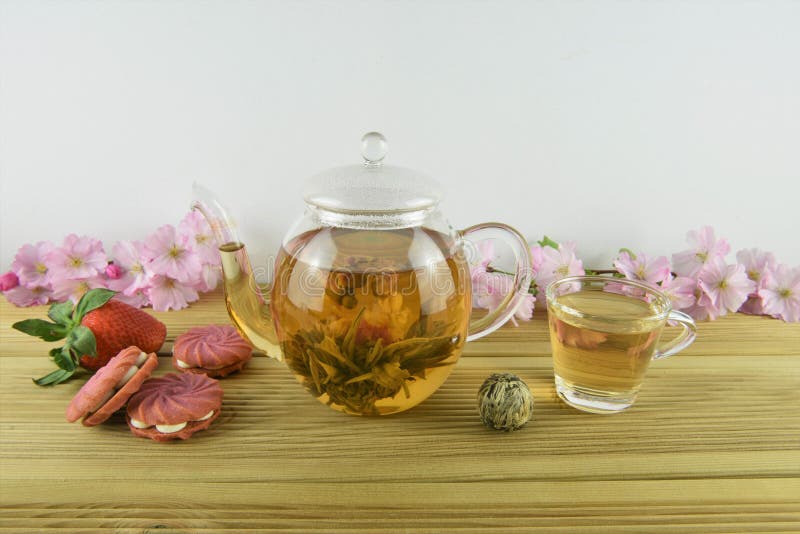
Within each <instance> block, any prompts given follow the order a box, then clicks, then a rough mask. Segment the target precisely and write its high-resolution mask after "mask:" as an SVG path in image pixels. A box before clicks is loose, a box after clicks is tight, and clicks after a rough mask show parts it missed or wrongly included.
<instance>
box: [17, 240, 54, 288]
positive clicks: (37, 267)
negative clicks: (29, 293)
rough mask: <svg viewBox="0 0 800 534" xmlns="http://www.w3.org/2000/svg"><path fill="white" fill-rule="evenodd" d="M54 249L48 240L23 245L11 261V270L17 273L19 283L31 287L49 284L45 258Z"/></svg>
mask: <svg viewBox="0 0 800 534" xmlns="http://www.w3.org/2000/svg"><path fill="white" fill-rule="evenodd" d="M54 249H55V247H54V246H53V244H52V243H50V242H48V241H39V242H38V243H36V244H35V245H30V244H25V245H22V246H21V247H20V248H19V250H18V251H17V254H16V256H14V261H13V262H12V263H11V270H12V271H14V273H16V275H17V277H18V278H19V283H20V284H22V285H23V286H27V287H29V288H34V287H37V286H43V287H44V286H47V285H48V284H49V280H48V273H47V262H46V260H45V258H46V257H47V255H48V254H49V253H50V252H52V251H53V250H54Z"/></svg>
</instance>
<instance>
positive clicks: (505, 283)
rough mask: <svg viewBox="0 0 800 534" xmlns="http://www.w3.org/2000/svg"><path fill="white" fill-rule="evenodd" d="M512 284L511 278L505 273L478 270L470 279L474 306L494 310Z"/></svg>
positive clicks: (511, 288)
mask: <svg viewBox="0 0 800 534" xmlns="http://www.w3.org/2000/svg"><path fill="white" fill-rule="evenodd" d="M513 286H514V281H513V279H512V278H511V277H510V276H508V275H505V274H500V273H487V272H482V273H481V272H479V273H476V275H475V276H474V277H473V279H472V299H473V302H474V303H475V307H476V308H485V309H487V310H494V309H496V308H497V307H498V306H500V304H502V302H503V299H505V298H506V295H508V294H509V293H510V292H511V291H512V290H513Z"/></svg>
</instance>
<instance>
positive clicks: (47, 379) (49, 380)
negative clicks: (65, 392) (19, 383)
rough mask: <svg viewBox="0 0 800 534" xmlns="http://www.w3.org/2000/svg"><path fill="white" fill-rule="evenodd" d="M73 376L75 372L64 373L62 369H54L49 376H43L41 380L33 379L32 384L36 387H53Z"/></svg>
mask: <svg viewBox="0 0 800 534" xmlns="http://www.w3.org/2000/svg"><path fill="white" fill-rule="evenodd" d="M74 374H75V370H74V369H73V370H72V371H66V370H64V369H56V370H55V371H53V372H52V373H50V374H47V375H44V376H43V377H41V378H35V379H34V380H33V383H34V384H36V385H37V386H54V385H56V384H60V383H61V382H64V381H65V380H68V379H69V378H70V377H71V376H72V375H74Z"/></svg>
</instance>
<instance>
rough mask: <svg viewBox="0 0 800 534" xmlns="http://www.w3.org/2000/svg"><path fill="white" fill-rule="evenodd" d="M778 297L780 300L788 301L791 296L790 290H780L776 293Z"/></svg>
mask: <svg viewBox="0 0 800 534" xmlns="http://www.w3.org/2000/svg"><path fill="white" fill-rule="evenodd" d="M778 295H780V296H781V298H782V299H788V298H789V297H791V296H792V290H791V289H788V288H784V289H781V290H780V291H778Z"/></svg>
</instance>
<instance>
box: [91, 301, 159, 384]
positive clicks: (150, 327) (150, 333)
mask: <svg viewBox="0 0 800 534" xmlns="http://www.w3.org/2000/svg"><path fill="white" fill-rule="evenodd" d="M81 324H82V325H83V326H85V327H87V328H88V329H89V330H91V331H92V333H93V334H94V338H95V341H96V342H97V355H96V356H92V355H90V354H86V355H84V356H82V357H81V360H80V363H81V367H83V368H85V369H89V370H90V371H97V370H98V369H100V368H101V367H103V366H104V365H105V364H107V363H108V360H110V359H111V358H113V357H114V356H116V355H117V354H119V351H121V350H122V349H125V348H128V347H130V346H131V345H136V346H137V347H139V348H140V349H141V350H142V351H143V352H147V353H150V352H156V351H158V349H160V348H161V345H163V344H164V339H165V338H166V337H167V327H166V326H164V323H162V322H161V321H159V320H158V319H156V318H155V317H153V316H152V315H149V314H147V313H145V312H143V311H142V310H139V309H137V308H134V307H133V306H130V305H128V304H125V303H124V302H120V301H118V300H109V301H108V302H106V303H105V304H104V305H103V306H101V307H99V308H97V309H96V310H93V311H90V312H89V313H87V314H86V316H85V317H84V318H83V320H81Z"/></svg>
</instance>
